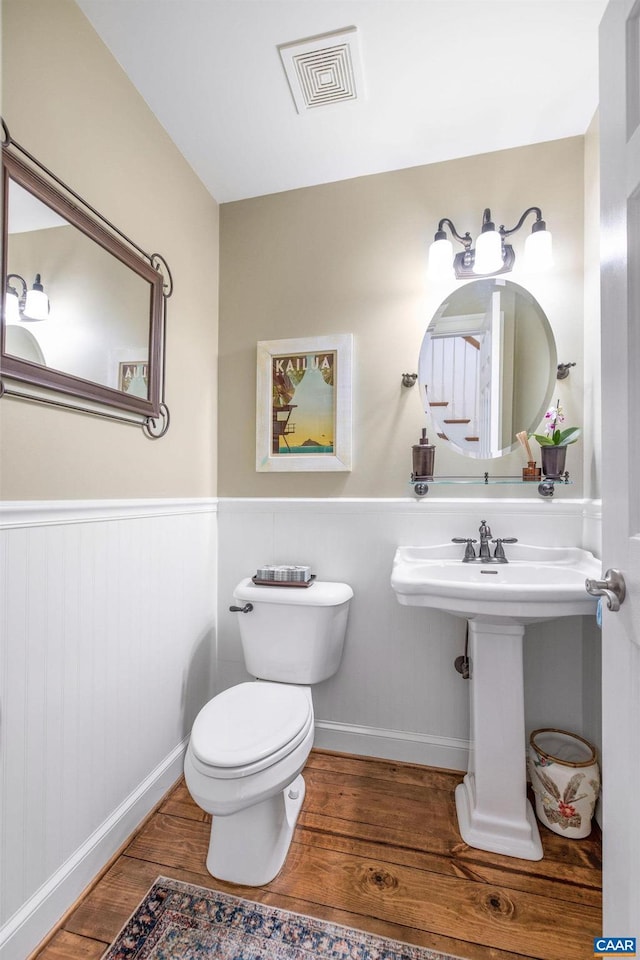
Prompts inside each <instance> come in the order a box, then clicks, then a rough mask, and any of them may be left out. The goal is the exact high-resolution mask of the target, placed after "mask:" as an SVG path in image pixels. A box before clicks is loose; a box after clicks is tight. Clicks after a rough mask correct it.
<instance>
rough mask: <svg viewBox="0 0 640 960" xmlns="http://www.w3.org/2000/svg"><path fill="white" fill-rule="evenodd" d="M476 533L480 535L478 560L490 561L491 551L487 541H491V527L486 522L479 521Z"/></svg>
mask: <svg viewBox="0 0 640 960" xmlns="http://www.w3.org/2000/svg"><path fill="white" fill-rule="evenodd" d="M478 533H479V534H480V552H479V554H478V557H479V558H480V560H485V561H486V560H490V559H491V550H490V548H489V541H490V540H491V527H490V526H489V524H488V523H487V521H486V520H481V521H480V529H479V530H478Z"/></svg>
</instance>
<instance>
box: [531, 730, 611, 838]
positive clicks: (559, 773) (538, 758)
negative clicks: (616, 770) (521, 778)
mask: <svg viewBox="0 0 640 960" xmlns="http://www.w3.org/2000/svg"><path fill="white" fill-rule="evenodd" d="M528 761H529V775H530V777H531V786H532V787H533V792H534V794H535V798H536V816H537V817H538V820H540V822H541V823H543V824H544V825H545V826H546V827H548V828H549V830H553V832H554V833H557V834H559V835H560V836H562V837H572V838H574V839H579V838H581V837H588V836H589V834H590V833H591V820H592V818H593V811H594V810H595V806H596V800H597V799H598V794H599V793H600V770H599V767H598V762H597V758H596V750H595V747H594V746H593V744H591V743H589V741H588V740H585V739H584V738H583V737H579V736H577V734H574V733H567V732H566V731H564V730H555V729H551V728H547V729H542V730H534V731H533V733H532V734H531V736H530V737H529V757H528Z"/></svg>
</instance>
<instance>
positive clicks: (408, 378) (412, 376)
mask: <svg viewBox="0 0 640 960" xmlns="http://www.w3.org/2000/svg"><path fill="white" fill-rule="evenodd" d="M417 379H418V374H417V373H403V374H402V386H403V387H412V386H413V385H414V384H415V382H416V380H417Z"/></svg>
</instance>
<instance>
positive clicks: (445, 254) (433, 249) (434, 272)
mask: <svg viewBox="0 0 640 960" xmlns="http://www.w3.org/2000/svg"><path fill="white" fill-rule="evenodd" d="M427 272H428V274H429V276H430V277H434V278H438V277H441V278H442V277H448V276H449V275H450V274H452V273H453V244H452V243H451V240H434V241H433V243H432V244H431V246H430V247H429V266H428V270H427Z"/></svg>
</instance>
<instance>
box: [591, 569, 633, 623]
mask: <svg viewBox="0 0 640 960" xmlns="http://www.w3.org/2000/svg"><path fill="white" fill-rule="evenodd" d="M584 586H585V589H586V591H587V593H589V594H591V596H592V597H606V598H607V607H608V608H609V610H613V612H614V613H615V612H616V611H617V610H619V609H620V604H621V603H624V598H625V597H626V595H627V588H626V585H625V582H624V577H623V576H622V574H621V572H620V571H619V570H615V569H611V570H607V572H606V573H605V575H604V580H589V579H587V580H585V582H584Z"/></svg>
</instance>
